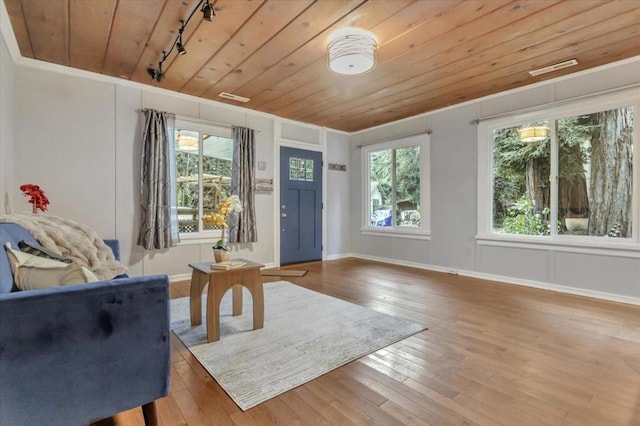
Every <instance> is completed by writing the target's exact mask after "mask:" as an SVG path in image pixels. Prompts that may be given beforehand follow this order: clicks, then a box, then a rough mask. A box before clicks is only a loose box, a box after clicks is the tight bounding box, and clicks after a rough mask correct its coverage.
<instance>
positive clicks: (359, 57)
mask: <svg viewBox="0 0 640 426" xmlns="http://www.w3.org/2000/svg"><path fill="white" fill-rule="evenodd" d="M377 49H378V43H377V42H376V39H375V37H374V36H373V34H371V33H369V32H367V31H364V30H361V29H358V28H345V29H344V30H340V31H337V32H336V33H334V34H333V35H332V36H331V38H330V42H329V45H328V46H327V50H328V59H329V69H331V71H333V72H335V73H337V74H345V75H356V74H362V73H365V72H367V71H369V70H371V69H372V68H373V67H374V66H375V64H376V50H377Z"/></svg>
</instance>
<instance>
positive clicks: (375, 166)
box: [363, 134, 429, 234]
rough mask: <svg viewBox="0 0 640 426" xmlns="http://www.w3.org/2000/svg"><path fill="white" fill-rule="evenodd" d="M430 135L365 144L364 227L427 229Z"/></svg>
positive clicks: (375, 228)
mask: <svg viewBox="0 0 640 426" xmlns="http://www.w3.org/2000/svg"><path fill="white" fill-rule="evenodd" d="M428 157H429V147H428V136H427V135H426V134H425V135H419V136H412V137H408V138H403V139H399V140H395V141H392V142H387V143H380V144H373V145H367V146H366V147H363V165H364V170H365V175H366V176H365V178H364V191H363V193H364V194H366V207H365V209H364V210H365V218H364V226H363V229H364V230H368V231H381V232H389V231H391V232H398V233H412V234H421V233H422V234H426V233H427V232H428V229H429V226H428V223H429V222H428V220H429V215H428V208H427V207H428V194H429V191H428V188H429V181H428V173H427V170H428V168H427V167H428V166H427V165H428Z"/></svg>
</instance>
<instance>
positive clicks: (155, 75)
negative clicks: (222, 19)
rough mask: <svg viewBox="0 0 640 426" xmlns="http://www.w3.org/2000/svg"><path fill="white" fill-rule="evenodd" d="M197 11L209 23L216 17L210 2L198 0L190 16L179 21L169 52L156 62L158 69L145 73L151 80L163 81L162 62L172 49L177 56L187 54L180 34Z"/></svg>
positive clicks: (163, 52) (151, 69) (148, 69)
mask: <svg viewBox="0 0 640 426" xmlns="http://www.w3.org/2000/svg"><path fill="white" fill-rule="evenodd" d="M200 6H202V8H200ZM198 10H200V12H202V19H203V20H205V21H211V18H212V17H214V16H216V12H215V10H214V9H213V6H211V3H210V0H200V1H199V2H198V4H197V5H196V7H195V8H194V9H193V10H192V11H191V14H190V15H189V17H188V18H187V19H186V20H184V21H180V28H178V36H177V37H176V39H175V41H174V42H173V44H172V45H171V48H170V49H169V50H167V51H165V50H163V51H162V59H160V62H158V68H151V67H149V68H147V72H148V73H149V75H150V76H151V80H155V81H157V82H158V83H160V82H162V81H163V80H164V73H163V72H162V64H164V61H166V60H167V58H168V57H169V56H170V55H171V52H173V49H176V50H177V51H178V54H179V55H186V54H187V49H185V47H184V43H183V42H182V34H183V33H184V29H185V28H186V27H187V24H188V23H189V21H190V20H191V18H192V17H193V15H194V13H196V12H197V11H198Z"/></svg>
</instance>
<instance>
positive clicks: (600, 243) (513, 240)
mask: <svg viewBox="0 0 640 426" xmlns="http://www.w3.org/2000/svg"><path fill="white" fill-rule="evenodd" d="M615 240H618V241H615ZM476 241H477V242H478V245H485V246H497V247H514V248H525V249H534V250H550V251H560V252H569V253H584V254H595V255H605V256H619V257H634V258H640V244H638V243H637V242H634V241H631V239H624V240H622V239H618V238H611V237H562V238H559V237H556V238H551V237H539V236H535V235H531V236H521V235H518V236H515V235H514V236H511V235H495V234H491V235H476Z"/></svg>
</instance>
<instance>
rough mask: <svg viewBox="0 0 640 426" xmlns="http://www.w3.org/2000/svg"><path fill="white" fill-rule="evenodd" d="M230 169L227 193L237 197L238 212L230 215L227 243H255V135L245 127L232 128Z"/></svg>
mask: <svg viewBox="0 0 640 426" xmlns="http://www.w3.org/2000/svg"><path fill="white" fill-rule="evenodd" d="M231 135H232V138H233V166H232V167H231V170H232V172H231V194H232V195H237V196H238V198H240V202H241V203H242V207H243V209H242V211H241V212H240V213H234V215H233V216H232V217H231V221H230V222H231V223H230V227H229V242H230V243H255V242H256V241H258V233H257V230H256V214H255V189H254V188H255V167H254V165H255V155H256V147H255V132H254V131H253V129H249V128H246V127H237V126H233V127H232V129H231Z"/></svg>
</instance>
